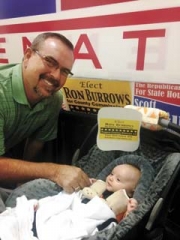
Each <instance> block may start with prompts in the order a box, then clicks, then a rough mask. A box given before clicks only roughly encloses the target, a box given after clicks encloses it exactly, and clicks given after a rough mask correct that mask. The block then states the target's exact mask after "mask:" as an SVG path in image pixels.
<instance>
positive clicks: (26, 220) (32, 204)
mask: <svg viewBox="0 0 180 240" xmlns="http://www.w3.org/2000/svg"><path fill="white" fill-rule="evenodd" d="M36 209H37V210H36ZM35 211H36V230H37V235H38V238H36V237H34V236H33V232H32V226H33V221H34V212H35ZM109 218H115V215H114V213H113V212H112V211H111V210H110V208H109V207H108V206H107V205H106V203H105V202H104V201H103V200H102V199H100V198H99V197H94V198H93V199H92V200H91V201H89V202H88V203H87V204H84V203H81V192H78V193H73V194H67V193H65V192H64V191H62V192H60V193H59V194H57V195H55V196H52V197H46V198H43V199H41V200H39V201H37V200H27V199H26V197H25V196H22V197H20V198H18V199H17V205H16V207H15V208H9V209H7V210H6V211H5V212H3V213H2V214H0V239H1V240H25V239H26V240H51V239H52V237H53V240H61V239H62V240H70V239H71V240H79V239H82V238H83V237H85V236H90V235H93V234H95V232H96V231H97V226H98V225H100V224H102V223H103V222H104V221H106V220H108V219H109Z"/></svg>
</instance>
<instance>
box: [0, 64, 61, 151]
mask: <svg viewBox="0 0 180 240" xmlns="http://www.w3.org/2000/svg"><path fill="white" fill-rule="evenodd" d="M61 105H62V92H61V91H58V92H57V93H55V94H54V95H53V96H51V97H49V98H47V99H44V100H42V101H41V102H39V103H38V104H36V106H35V107H33V108H31V106H30V105H29V103H28V101H27V98H26V94H25V91H24V85H23V79H22V65H21V64H17V65H13V64H8V65H5V66H1V67H0V155H3V154H4V153H6V152H7V151H8V150H9V149H10V148H12V147H13V146H15V145H17V144H18V143H19V142H21V141H22V140H23V139H26V138H28V137H31V138H34V139H36V140H39V141H43V142H45V141H49V140H52V139H54V138H56V136H57V126H58V115H59V110H60V108H61Z"/></svg>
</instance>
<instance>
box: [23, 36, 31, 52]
mask: <svg viewBox="0 0 180 240" xmlns="http://www.w3.org/2000/svg"><path fill="white" fill-rule="evenodd" d="M22 44H23V52H24V53H25V51H26V49H27V48H28V47H30V46H31V42H30V41H29V39H28V38H27V37H22Z"/></svg>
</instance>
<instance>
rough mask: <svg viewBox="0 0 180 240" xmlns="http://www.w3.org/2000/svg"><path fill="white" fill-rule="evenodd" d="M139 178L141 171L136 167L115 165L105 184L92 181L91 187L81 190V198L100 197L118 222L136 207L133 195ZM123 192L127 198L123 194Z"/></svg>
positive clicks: (99, 181) (136, 203)
mask: <svg viewBox="0 0 180 240" xmlns="http://www.w3.org/2000/svg"><path fill="white" fill-rule="evenodd" d="M140 177H141V171H140V170H139V169H138V168H137V167H135V166H133V165H130V164H120V165H117V166H116V167H115V168H114V169H113V170H112V172H111V173H110V174H109V175H108V176H107V177H106V181H105V182H104V181H102V180H95V179H92V182H93V183H92V185H91V186H90V187H86V188H84V189H83V190H82V193H83V198H84V199H92V198H93V197H95V196H99V197H102V198H103V199H105V201H106V203H107V204H108V206H109V207H110V208H111V209H112V211H113V212H114V213H115V215H116V218H117V220H118V221H120V220H121V219H122V218H123V217H125V216H127V214H128V213H129V212H131V211H132V210H134V209H135V208H136V207H137V205H138V202H137V201H136V199H134V198H133V193H134V190H135V188H136V186H137V184H138V182H139V179H140ZM124 190H125V192H126V194H127V197H126V196H125V195H126V194H125V195H124V194H123V192H124ZM83 201H84V202H85V201H86V200H83Z"/></svg>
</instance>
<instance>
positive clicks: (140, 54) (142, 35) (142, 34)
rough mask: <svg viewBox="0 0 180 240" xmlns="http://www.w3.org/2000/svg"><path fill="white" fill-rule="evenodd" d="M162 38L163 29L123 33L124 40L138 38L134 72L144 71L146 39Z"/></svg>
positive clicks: (163, 34)
mask: <svg viewBox="0 0 180 240" xmlns="http://www.w3.org/2000/svg"><path fill="white" fill-rule="evenodd" d="M164 36H165V29H156V30H140V31H130V32H124V33H123V38H124V39H129V38H138V50H137V63H136V70H144V59H145V52H146V42H147V38H157V37H164Z"/></svg>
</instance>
